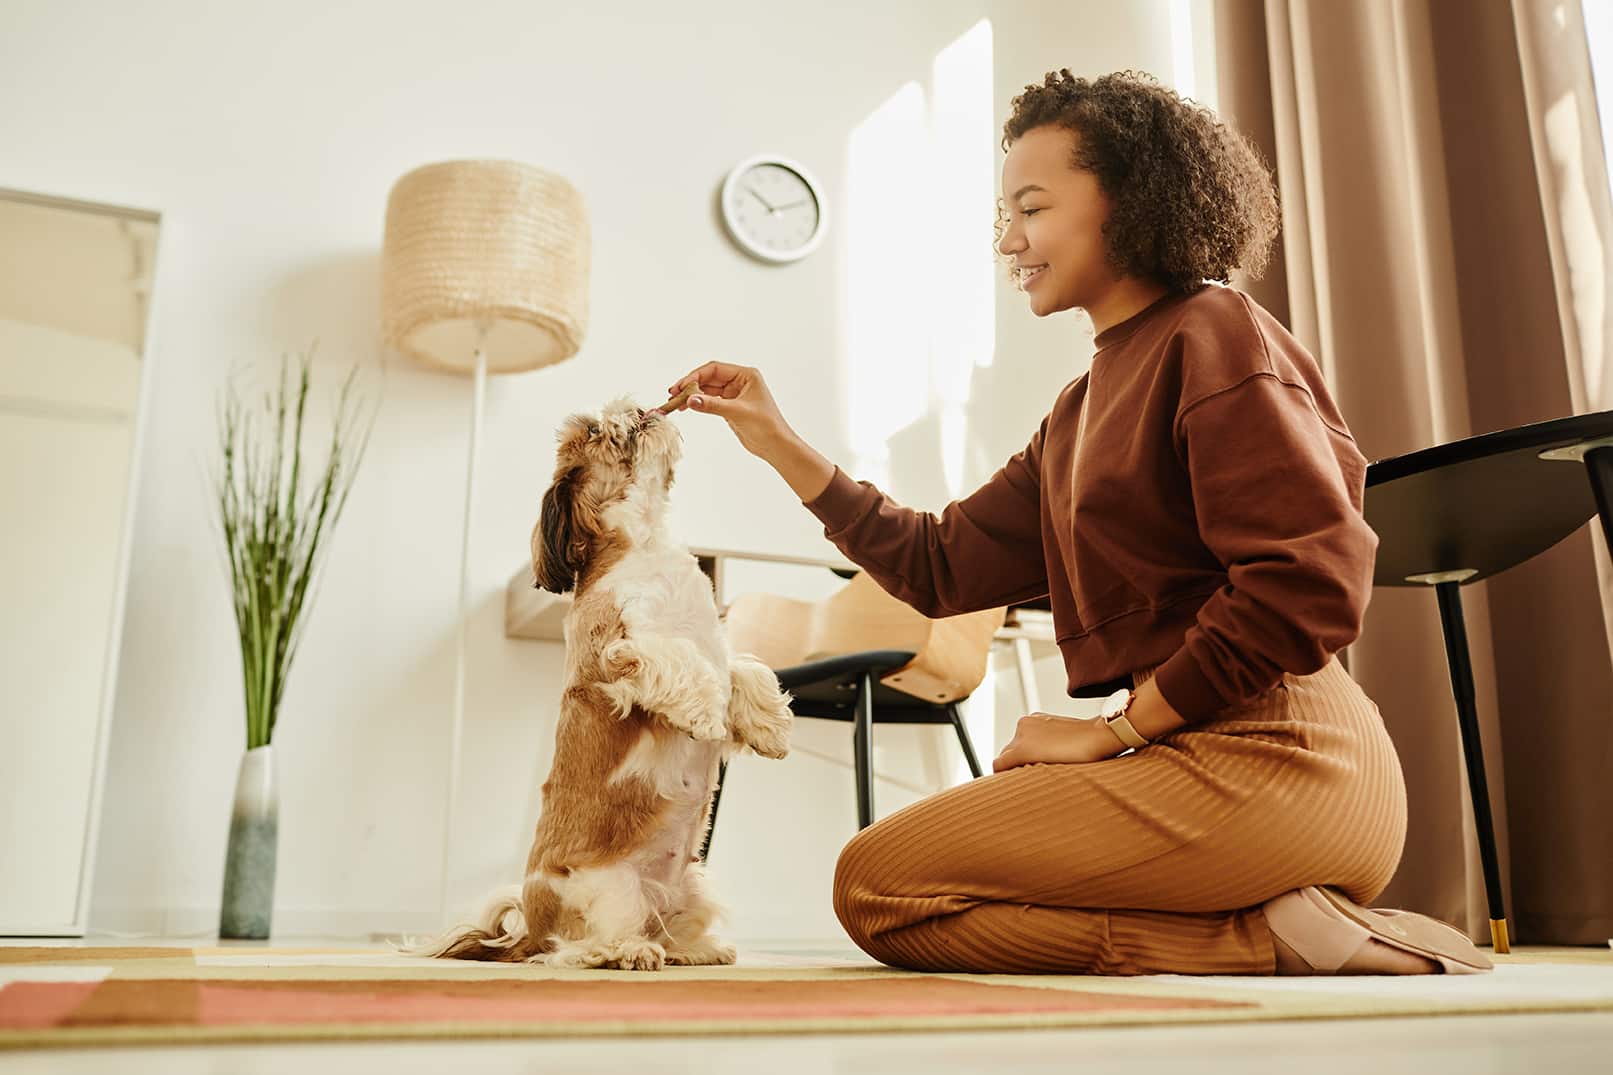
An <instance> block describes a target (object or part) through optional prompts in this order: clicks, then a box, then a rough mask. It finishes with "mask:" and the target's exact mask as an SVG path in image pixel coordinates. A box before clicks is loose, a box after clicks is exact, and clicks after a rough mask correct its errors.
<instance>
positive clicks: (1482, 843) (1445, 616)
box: [1434, 582, 1512, 952]
mask: <svg viewBox="0 0 1613 1075" xmlns="http://www.w3.org/2000/svg"><path fill="white" fill-rule="evenodd" d="M1434 592H1435V596H1437V597H1438V598H1439V620H1440V625H1441V626H1442V627H1443V628H1444V630H1445V659H1446V660H1447V661H1448V662H1449V663H1450V669H1451V691H1452V693H1454V694H1455V695H1456V719H1457V721H1458V723H1459V725H1460V727H1461V732H1462V758H1463V760H1464V761H1465V763H1466V767H1467V787H1468V793H1469V795H1470V796H1471V797H1472V799H1473V824H1474V827H1475V828H1477V829H1478V837H1479V861H1480V862H1481V863H1482V864H1483V867H1484V890H1485V893H1486V895H1487V897H1488V899H1489V904H1490V939H1491V940H1492V941H1493V942H1494V943H1495V950H1496V951H1497V952H1510V951H1511V950H1512V945H1511V942H1510V940H1509V938H1508V936H1507V911H1506V901H1505V897H1504V896H1503V895H1502V892H1501V858H1500V855H1499V854H1498V853H1497V851H1496V846H1495V822H1494V821H1493V820H1492V819H1491V817H1490V788H1489V782H1488V781H1487V780H1486V779H1485V775H1484V746H1483V744H1482V743H1481V742H1480V740H1479V713H1478V704H1477V703H1476V702H1475V701H1474V694H1473V667H1472V664H1471V663H1470V659H1469V655H1468V648H1467V627H1466V624H1465V623H1464V622H1463V619H1462V591H1461V583H1459V582H1441V583H1439V584H1438V585H1436V586H1435V587H1434Z"/></svg>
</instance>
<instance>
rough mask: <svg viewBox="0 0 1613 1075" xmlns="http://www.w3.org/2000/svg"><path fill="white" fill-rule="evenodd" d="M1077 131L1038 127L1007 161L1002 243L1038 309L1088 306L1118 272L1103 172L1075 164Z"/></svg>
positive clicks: (1053, 310)
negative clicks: (1109, 241)
mask: <svg viewBox="0 0 1613 1075" xmlns="http://www.w3.org/2000/svg"><path fill="white" fill-rule="evenodd" d="M1078 137H1079V135H1077V134H1076V133H1075V132H1074V131H1071V130H1069V129H1067V128H1064V127H1036V128H1033V129H1031V130H1029V131H1026V132H1025V133H1024V135H1023V136H1021V137H1020V138H1019V139H1018V140H1017V141H1015V142H1014V143H1013V144H1012V145H1010V146H1009V147H1008V156H1007V157H1006V159H1004V161H1003V180H1002V182H1003V186H1002V190H1003V212H1004V214H1005V220H1004V231H1003V233H1002V236H1001V238H999V239H998V241H997V250H998V252H999V253H1001V254H1002V255H1003V256H1004V257H1005V258H1008V259H1010V261H1011V262H1012V264H1013V267H1014V276H1015V278H1016V280H1017V281H1018V282H1019V285H1020V287H1021V288H1022V289H1023V290H1024V292H1025V294H1026V296H1027V297H1028V298H1029V299H1030V307H1031V312H1032V313H1034V314H1035V315H1036V316H1037V317H1046V316H1047V315H1048V314H1051V313H1057V312H1058V311H1060V310H1068V309H1070V308H1072V307H1076V306H1080V307H1083V308H1086V307H1088V306H1089V305H1090V304H1091V303H1092V302H1093V301H1094V300H1095V299H1096V298H1097V297H1098V296H1101V295H1102V294H1103V293H1104V292H1105V291H1107V290H1108V289H1109V288H1110V287H1112V286H1113V285H1114V284H1115V282H1116V281H1117V280H1118V279H1119V273H1118V272H1117V271H1116V270H1115V268H1114V266H1112V265H1110V264H1109V262H1108V259H1107V256H1106V253H1107V246H1106V243H1105V239H1104V235H1103V224H1104V221H1105V220H1107V219H1108V218H1109V199H1108V197H1107V196H1106V195H1105V194H1104V193H1103V190H1102V189H1101V187H1100V186H1099V184H1098V177H1097V176H1095V175H1093V174H1092V173H1091V172H1089V171H1087V170H1086V169H1084V168H1079V167H1077V166H1076V165H1075V163H1074V160H1075V154H1074V151H1075V147H1076V139H1077V138H1078Z"/></svg>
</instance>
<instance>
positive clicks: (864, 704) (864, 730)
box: [851, 672, 874, 830]
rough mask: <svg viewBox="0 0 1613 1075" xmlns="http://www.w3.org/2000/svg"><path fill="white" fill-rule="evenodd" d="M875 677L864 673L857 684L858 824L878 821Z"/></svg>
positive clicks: (853, 744) (854, 749) (853, 750)
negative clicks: (875, 789)
mask: <svg viewBox="0 0 1613 1075" xmlns="http://www.w3.org/2000/svg"><path fill="white" fill-rule="evenodd" d="M873 734H874V677H873V676H872V675H869V674H868V673H866V672H865V673H864V674H863V677H862V683H861V684H860V685H859V686H858V688H857V713H856V717H855V719H854V720H853V721H852V726H851V756H852V762H853V764H854V765H855V766H856V770H857V828H858V829H859V830H862V829H866V828H867V827H868V826H870V825H872V824H873V823H874V742H873Z"/></svg>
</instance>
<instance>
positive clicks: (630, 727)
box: [413, 400, 791, 970]
mask: <svg viewBox="0 0 1613 1075" xmlns="http://www.w3.org/2000/svg"><path fill="white" fill-rule="evenodd" d="M557 439H558V441H559V450H558V452H557V461H556V467H555V472H554V481H553V484H551V485H550V486H549V489H548V491H547V492H546V493H545V494H544V496H543V506H542V510H541V513H540V516H539V519H538V523H537V525H536V526H535V527H534V529H533V531H532V572H533V579H534V583H535V585H537V586H539V587H541V588H542V589H545V590H548V591H550V592H551V593H556V594H562V593H570V592H573V591H574V592H575V599H574V602H573V604H572V608H571V610H570V611H569V612H568V613H567V615H566V622H565V639H566V665H565V668H566V672H565V691H564V694H563V696H562V700H561V705H560V721H559V725H558V727H557V728H556V730H555V752H554V762H553V765H552V766H551V768H550V772H549V778H548V779H547V780H546V781H545V782H544V785H543V804H542V811H541V814H540V816H539V819H538V824H537V832H536V834H535V836H534V838H533V841H532V851H531V854H530V856H529V857H528V859H527V868H526V879H525V882H524V883H523V884H522V885H520V886H518V887H515V888H511V889H509V890H505V891H503V892H500V893H498V894H496V895H495V896H494V898H493V899H492V901H491V902H490V904H489V905H488V907H487V908H486V910H485V911H484V912H483V913H482V914H481V915H480V916H479V918H478V919H477V921H476V923H475V924H473V925H467V926H461V927H459V928H458V929H456V930H453V931H451V932H450V933H449V934H447V935H446V936H445V937H443V938H441V939H440V940H439V941H437V942H434V943H430V944H427V945H425V946H417V947H416V948H415V949H414V950H413V953H414V954H425V955H433V956H439V957H443V958H452V959H479V960H496V961H501V962H515V961H526V962H543V963H546V964H548V965H549V966H556V967H615V968H620V969H624V970H659V969H660V968H661V967H662V966H663V965H664V964H670V965H694V964H719V963H732V962H734V958H735V957H734V949H733V947H732V946H731V945H729V944H726V943H724V942H723V941H722V940H720V939H719V938H718V937H717V936H716V935H715V934H714V933H713V932H712V927H713V925H714V923H715V922H716V920H717V919H718V918H719V917H720V915H721V913H722V912H721V908H720V907H719V906H718V905H717V904H716V903H715V902H714V901H713V899H712V898H711V896H710V895H709V893H708V891H707V884H706V877H705V866H704V863H702V862H700V861H699V860H698V858H697V855H698V851H699V847H700V842H701V839H702V837H703V835H704V834H705V832H706V827H707V825H708V824H709V819H710V816H711V797H712V792H713V791H714V789H715V787H716V781H717V767H718V765H719V763H721V762H726V761H727V760H728V759H729V758H730V757H732V756H733V755H735V754H737V753H739V752H741V751H743V750H746V749H748V750H751V751H754V752H755V753H757V754H760V755H762V756H763V757H767V758H782V757H784V756H785V754H786V753H787V751H788V749H789V733H790V724H791V716H790V708H789V702H790V700H789V697H788V696H787V695H786V694H785V693H784V692H783V691H781V690H780V688H779V683H778V678H777V677H776V676H775V675H774V674H773V672H772V670H771V669H770V668H768V667H767V665H765V664H763V663H762V662H761V661H759V660H757V659H756V658H754V657H751V656H746V655H736V654H733V653H732V652H730V650H729V647H728V643H727V640H726V638H725V636H724V634H723V630H722V625H721V623H720V622H719V619H718V612H717V607H716V602H715V599H714V595H713V594H712V588H711V583H710V581H709V580H708V579H707V577H706V576H705V574H704V573H703V572H701V570H700V568H699V565H698V563H697V562H696V560H695V559H694V557H693V556H691V555H690V554H689V552H688V550H687V549H686V548H684V547H683V546H681V545H679V544H678V543H677V542H675V541H674V540H673V539H672V537H671V535H670V534H669V532H668V530H667V526H666V509H667V504H668V500H669V496H668V494H669V491H670V490H671V487H672V481H673V471H674V469H675V467H676V465H677V462H678V459H679V457H680V456H681V454H682V437H681V436H680V434H679V433H678V430H677V427H676V426H675V425H674V424H673V423H672V421H671V420H670V419H669V418H667V417H666V416H665V415H663V414H661V413H660V412H658V411H648V412H646V411H642V410H640V409H638V408H637V407H635V406H633V405H632V404H631V403H629V402H628V401H626V400H618V401H616V402H614V403H612V404H610V405H609V406H607V407H606V408H605V409H604V410H603V412H601V413H600V414H599V415H597V416H591V415H585V414H577V415H572V416H571V417H570V418H568V419H567V420H566V421H565V423H564V424H563V425H562V427H561V429H560V431H559V433H558V435H557Z"/></svg>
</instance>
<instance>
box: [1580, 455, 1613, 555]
mask: <svg viewBox="0 0 1613 1075" xmlns="http://www.w3.org/2000/svg"><path fill="white" fill-rule="evenodd" d="M1585 471H1586V473H1587V474H1588V475H1590V479H1591V495H1592V496H1594V497H1595V498H1596V514H1597V515H1599V516H1601V519H1602V536H1603V537H1605V538H1607V547H1608V548H1609V549H1613V446H1607V447H1602V448H1592V449H1591V450H1590V451H1588V452H1586V453H1585Z"/></svg>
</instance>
